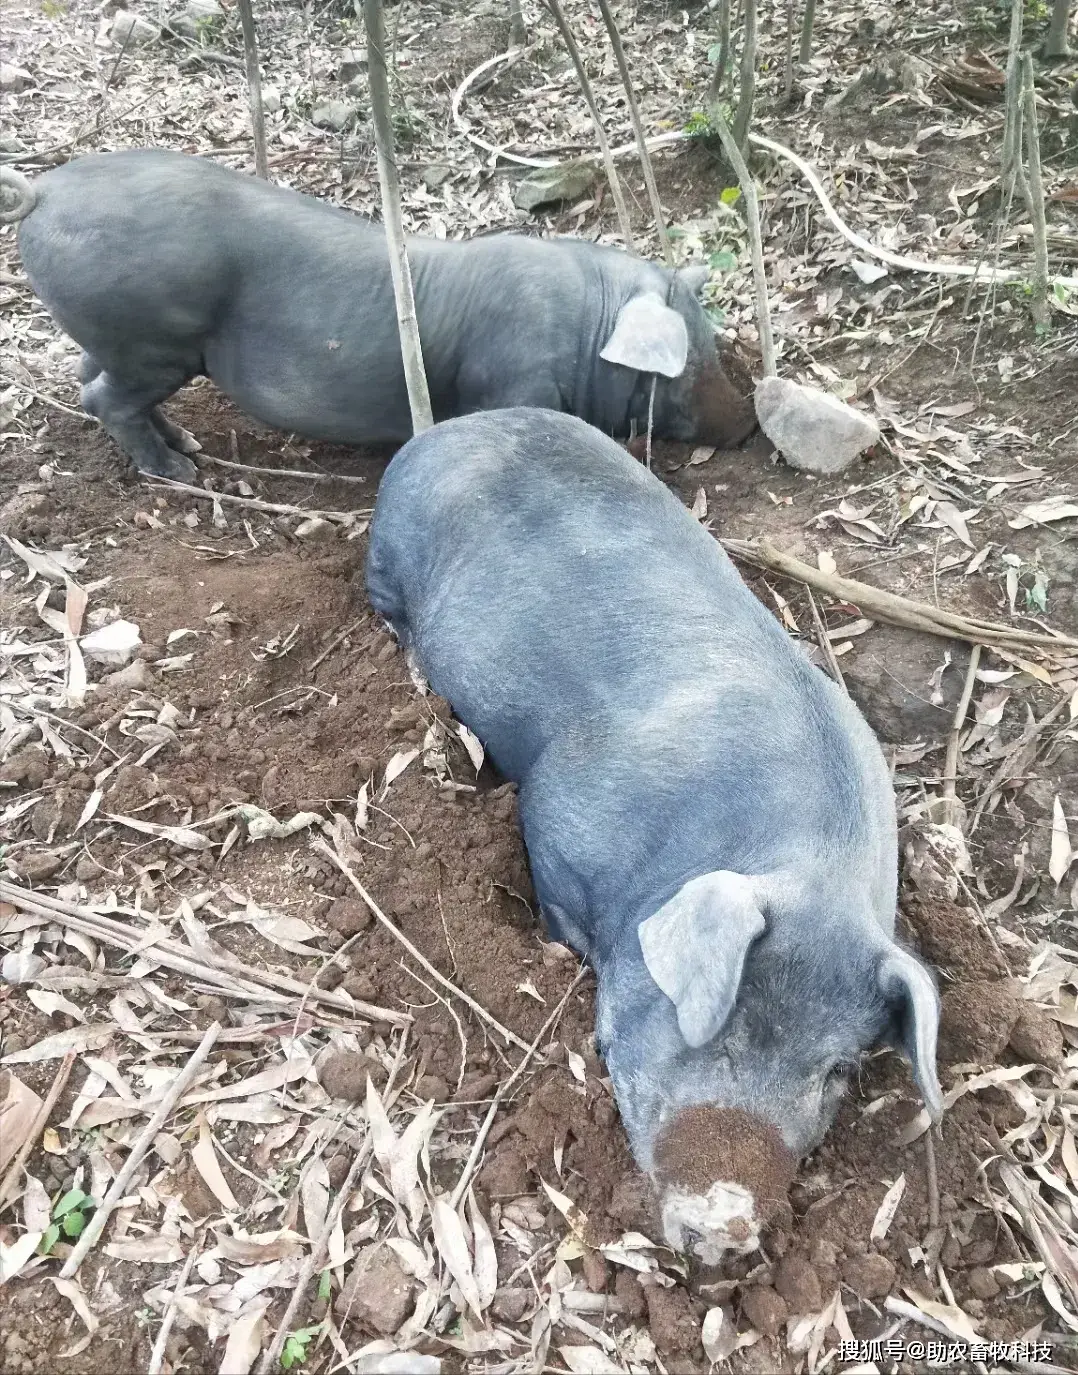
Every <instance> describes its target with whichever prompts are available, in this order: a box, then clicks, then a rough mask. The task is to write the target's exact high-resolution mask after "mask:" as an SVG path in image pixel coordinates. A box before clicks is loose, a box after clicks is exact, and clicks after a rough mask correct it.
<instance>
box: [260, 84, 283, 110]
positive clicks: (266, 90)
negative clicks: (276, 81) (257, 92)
mask: <svg viewBox="0 0 1078 1375" xmlns="http://www.w3.org/2000/svg"><path fill="white" fill-rule="evenodd" d="M262 108H263V110H265V112H266V114H268V115H275V114H276V113H277V111H278V110H279V109H280V108H281V88H280V87H279V86H263V87H262Z"/></svg>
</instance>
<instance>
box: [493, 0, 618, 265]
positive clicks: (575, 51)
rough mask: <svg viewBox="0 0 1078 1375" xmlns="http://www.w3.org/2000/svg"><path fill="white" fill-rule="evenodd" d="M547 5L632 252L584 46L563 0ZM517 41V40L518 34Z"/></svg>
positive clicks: (615, 175)
mask: <svg viewBox="0 0 1078 1375" xmlns="http://www.w3.org/2000/svg"><path fill="white" fill-rule="evenodd" d="M546 4H547V8H548V9H549V10H550V12H551V14H552V15H553V16H554V22H555V23H556V24H557V26H558V30H559V32H560V33H561V36H562V41H563V42H564V43H565V46H566V48H567V49H568V51H569V56H570V57H571V58H572V59H573V67H574V68H575V69H576V79H577V80H578V81H579V82H580V89H581V91H582V92H583V93H584V99H585V101H586V102H587V106H588V112H589V114H590V115H591V123H592V128H593V129H594V130H595V141H596V143H598V145H599V152H600V154H601V156H602V159H603V167H604V169H605V171H606V180H607V182H608V184H609V186H610V194H611V195H612V196H613V198H614V208H615V210H616V211H617V215H618V224H619V225H620V226H621V237H622V238H623V239H624V241H625V247H626V249H627V250H628V252H630V253H631V252H632V251H633V229H632V221H631V220H630V219H629V208H628V206H627V205H626V204H625V195H624V192H623V191H622V189H621V178H620V177H619V176H618V172H617V168H616V167H615V166H614V158H613V156H612V154H611V152H610V142H609V140H608V139H607V137H606V129H605V128H604V127H603V119H602V115H600V113H599V106H598V105H597V103H596V100H595V92H594V90H593V89H592V84H591V78H590V77H589V76H588V70H587V68H586V67H585V66H584V59H583V58H582V57H581V56H580V48H579V47H578V45H577V41H576V39H575V38H574V36H573V31H572V29H571V28H570V27H569V21H568V20H567V19H566V17H565V11H564V10H563V9H562V7H561V0H546ZM512 41H513V42H514V43H515V42H516V41H517V40H516V39H515V38H514V39H512Z"/></svg>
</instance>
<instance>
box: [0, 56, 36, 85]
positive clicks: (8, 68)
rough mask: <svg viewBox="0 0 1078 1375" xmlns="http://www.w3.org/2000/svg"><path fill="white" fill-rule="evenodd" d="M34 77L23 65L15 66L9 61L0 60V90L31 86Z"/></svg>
mask: <svg viewBox="0 0 1078 1375" xmlns="http://www.w3.org/2000/svg"><path fill="white" fill-rule="evenodd" d="M33 82H34V78H33V77H32V76H31V75H30V73H29V72H28V71H27V70H26V68H25V67H16V66H15V65H14V64H13V63H11V62H0V91H23V90H25V89H26V87H27V86H32V85H33Z"/></svg>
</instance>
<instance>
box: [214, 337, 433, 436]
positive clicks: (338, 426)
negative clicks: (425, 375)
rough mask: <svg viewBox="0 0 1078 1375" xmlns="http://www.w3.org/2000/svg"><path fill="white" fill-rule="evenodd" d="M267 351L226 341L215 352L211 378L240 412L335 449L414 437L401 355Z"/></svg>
mask: <svg viewBox="0 0 1078 1375" xmlns="http://www.w3.org/2000/svg"><path fill="white" fill-rule="evenodd" d="M270 342H271V346H269V347H267V346H265V345H263V344H255V343H252V342H251V341H250V340H243V341H241V340H238V339H236V338H235V337H233V336H229V335H227V334H226V335H224V336H223V337H222V338H220V339H218V340H215V341H213V342H212V343H211V344H210V345H208V346H207V348H206V352H205V370H206V374H207V376H209V377H210V378H211V380H212V381H213V382H214V383H215V384H216V385H217V386H218V387H219V388H220V389H221V391H223V392H224V393H225V394H226V395H227V396H228V397H230V398H231V400H233V401H234V402H235V403H236V405H237V406H238V407H239V408H240V410H242V411H244V412H246V414H248V415H251V416H253V417H254V418H255V419H256V420H261V421H262V422H263V424H266V425H271V426H273V427H274V428H275V429H278V430H285V431H289V432H292V433H294V434H299V435H303V436H305V437H306V438H308V439H320V440H325V441H327V442H329V443H333V444H374V443H379V442H383V441H384V442H394V441H403V440H405V439H408V438H409V436H410V435H411V433H412V420H411V412H410V410H409V407H408V393H407V389H406V387H405V383H404V372H403V368H402V367H401V363H400V358H399V355H398V356H397V358H396V359H394V358H393V357H392V356H390V357H388V358H387V357H385V356H384V355H382V356H371V355H372V353H374V351H373V350H371V349H369V348H368V349H366V350H362V349H360V348H359V347H358V346H357V344H356V343H355V342H354V341H348V340H342V339H338V338H335V337H334V336H333V334H332V333H329V334H328V337H325V338H323V337H319V338H317V339H315V340H314V341H312V340H310V339H295V340H290V339H288V338H287V337H285V336H281V335H278V336H277V337H276V338H274V339H273V340H272V341H270Z"/></svg>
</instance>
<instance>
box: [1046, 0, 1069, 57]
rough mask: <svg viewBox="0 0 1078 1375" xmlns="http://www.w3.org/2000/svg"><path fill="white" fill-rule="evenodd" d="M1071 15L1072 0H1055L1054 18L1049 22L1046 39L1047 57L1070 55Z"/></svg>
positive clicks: (1053, 7)
mask: <svg viewBox="0 0 1078 1375" xmlns="http://www.w3.org/2000/svg"><path fill="white" fill-rule="evenodd" d="M1070 17H1071V0H1055V4H1054V5H1053V6H1052V18H1051V20H1050V21H1049V24H1048V34H1047V36H1046V37H1045V40H1044V55H1045V57H1070V55H1071V50H1070V43H1069V42H1068V41H1067V27H1068V25H1069V24H1070Z"/></svg>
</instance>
